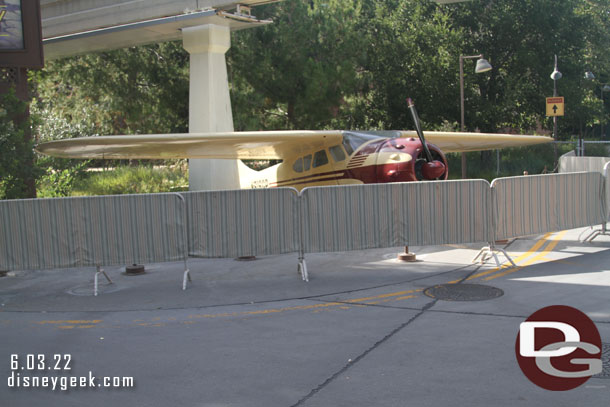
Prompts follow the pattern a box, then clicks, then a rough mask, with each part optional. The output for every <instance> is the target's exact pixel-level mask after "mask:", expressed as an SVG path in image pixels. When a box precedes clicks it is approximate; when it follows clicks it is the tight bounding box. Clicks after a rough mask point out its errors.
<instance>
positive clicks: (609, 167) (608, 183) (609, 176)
mask: <svg viewBox="0 0 610 407" xmlns="http://www.w3.org/2000/svg"><path fill="white" fill-rule="evenodd" d="M603 174H604V181H605V187H606V201H605V204H606V214H607V215H606V220H607V221H610V162H608V163H606V165H604V172H603Z"/></svg>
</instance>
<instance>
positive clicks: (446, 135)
mask: <svg viewBox="0 0 610 407" xmlns="http://www.w3.org/2000/svg"><path fill="white" fill-rule="evenodd" d="M413 133H415V132H413ZM424 136H426V141H427V142H429V143H432V144H434V145H436V146H437V147H438V148H440V149H441V151H442V152H443V153H459V152H467V151H481V150H496V149H500V148H507V147H520V146H531V145H534V144H544V143H550V142H552V141H553V139H552V138H551V137H544V136H524V135H514V134H494V133H451V132H437V131H426V132H424ZM413 137H417V135H416V134H415V135H414V136H413Z"/></svg>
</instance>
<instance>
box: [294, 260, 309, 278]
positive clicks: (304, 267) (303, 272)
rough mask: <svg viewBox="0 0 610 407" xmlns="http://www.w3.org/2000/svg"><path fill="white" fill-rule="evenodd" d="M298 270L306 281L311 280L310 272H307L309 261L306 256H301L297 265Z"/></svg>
mask: <svg viewBox="0 0 610 407" xmlns="http://www.w3.org/2000/svg"><path fill="white" fill-rule="evenodd" d="M297 272H298V273H299V274H300V275H301V278H302V279H303V281H305V282H306V283H308V282H309V274H308V273H307V263H306V262H305V258H304V257H299V264H298V266H297Z"/></svg>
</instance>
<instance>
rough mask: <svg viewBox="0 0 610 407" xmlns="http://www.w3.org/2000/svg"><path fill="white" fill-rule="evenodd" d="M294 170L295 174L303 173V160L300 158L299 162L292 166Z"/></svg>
mask: <svg viewBox="0 0 610 407" xmlns="http://www.w3.org/2000/svg"><path fill="white" fill-rule="evenodd" d="M292 169H293V170H294V172H303V159H302V158H299V159H298V160H296V161H295V162H294V164H293V165H292Z"/></svg>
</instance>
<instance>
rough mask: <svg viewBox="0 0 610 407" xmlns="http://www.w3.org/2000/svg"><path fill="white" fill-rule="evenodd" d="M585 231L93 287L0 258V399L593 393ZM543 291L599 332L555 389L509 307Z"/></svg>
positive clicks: (609, 391)
mask: <svg viewBox="0 0 610 407" xmlns="http://www.w3.org/2000/svg"><path fill="white" fill-rule="evenodd" d="M586 232H587V230H585V229H577V230H570V231H564V232H558V233H550V234H547V235H543V236H533V237H528V238H520V239H516V240H513V241H510V242H508V244H507V245H506V249H507V251H508V253H509V254H510V255H511V257H512V258H513V260H514V261H515V262H516V263H517V267H506V266H503V267H500V268H498V267H497V266H496V265H495V263H494V262H493V261H490V262H488V263H486V264H485V265H481V264H472V263H471V259H472V258H473V257H474V256H475V255H476V254H477V251H478V249H480V248H481V245H465V246H462V245H449V246H438V247H412V248H411V250H412V251H413V252H415V253H416V254H417V259H418V261H417V262H415V263H403V262H399V261H397V260H396V259H395V257H396V255H397V253H398V252H399V251H400V248H394V249H376V250H366V251H359V252H344V253H323V254H310V255H307V256H306V259H307V265H308V269H309V273H310V281H309V282H308V283H306V282H303V281H301V279H300V276H299V275H298V274H297V255H296V254H288V255H282V256H269V257H262V258H258V259H256V260H253V261H237V260H233V259H189V262H188V266H189V268H190V270H191V275H192V282H191V283H189V285H188V288H187V290H186V291H182V289H181V288H182V287H181V286H182V271H183V264H182V263H163V264H151V265H145V266H146V273H145V274H143V275H138V276H129V275H126V274H125V273H124V269H123V268H120V267H108V268H106V272H107V273H108V275H109V276H110V278H111V279H112V280H113V284H107V282H106V281H105V280H104V279H103V278H101V279H100V294H99V295H98V296H97V297H94V296H93V276H94V273H95V269H92V268H82V269H63V270H47V271H17V272H9V273H8V274H6V275H5V276H4V277H0V379H1V380H2V382H0V405H3V406H12V407H17V406H37V405H45V406H72V405H74V406H82V405H88V406H92V407H96V406H107V405H120V406H147V407H148V406H200V407H233V406H248V407H250V406H253V407H255V406H261V407H262V406H264V407H274V406H278V407H290V406H304V407H313V406H320V407H330V406H333V407H335V406H337V407H338V406H370V405H375V406H444V405H457V406H486V407H487V406H547V405H549V406H550V405H553V406H558V407H559V406H574V405H582V406H591V407H597V406H599V407H607V406H608V405H610V366H609V365H610V361H609V360H608V359H609V358H610V251H609V249H610V236H600V237H599V238H597V239H596V240H595V241H594V242H592V243H583V242H581V241H580V239H579V237H581V238H582V237H583V236H584V235H585V234H586ZM583 233H584V234H583ZM501 247H502V246H501ZM500 258H501V260H502V259H503V258H502V257H500ZM454 287H455V288H454ZM550 305H567V306H571V307H574V308H577V309H578V310H580V311H582V312H584V313H585V314H587V316H588V317H589V318H591V319H592V320H593V321H594V323H595V325H596V327H597V329H598V331H599V333H600V336H601V339H602V342H603V344H604V345H603V352H604V354H603V356H602V360H603V363H604V370H603V371H602V373H601V374H598V375H596V376H593V377H592V378H590V379H589V380H588V381H587V382H586V383H584V384H582V385H581V386H579V387H577V388H575V389H573V390H569V391H549V390H545V389H543V388H541V387H538V386H537V385H536V384H534V383H532V382H531V381H529V379H528V378H527V377H526V376H525V375H524V374H523V372H522V371H521V369H520V367H519V364H518V363H517V359H516V354H515V342H516V338H517V334H518V332H519V326H520V323H522V322H524V321H525V320H526V318H528V316H530V315H531V314H532V313H534V312H535V311H537V310H539V309H541V308H544V307H547V306H550ZM81 378H82V379H81ZM36 380H37V382H35V381H36ZM26 381H27V382H28V384H27V385H26V384H25V382H26ZM34 383H36V387H34V386H33V384H34ZM45 383H46V385H45ZM53 387H54V389H53Z"/></svg>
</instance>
